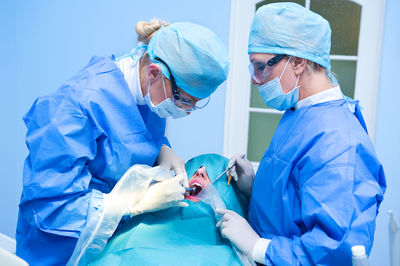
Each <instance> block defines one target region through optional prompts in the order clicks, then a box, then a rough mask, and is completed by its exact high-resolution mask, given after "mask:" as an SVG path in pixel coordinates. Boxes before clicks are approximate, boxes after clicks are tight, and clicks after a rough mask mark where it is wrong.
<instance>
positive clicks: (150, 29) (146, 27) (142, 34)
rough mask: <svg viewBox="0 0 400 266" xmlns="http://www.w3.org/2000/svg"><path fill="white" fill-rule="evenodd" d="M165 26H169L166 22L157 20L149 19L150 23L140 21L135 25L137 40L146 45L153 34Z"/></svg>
mask: <svg viewBox="0 0 400 266" xmlns="http://www.w3.org/2000/svg"><path fill="white" fill-rule="evenodd" d="M167 26H169V23H168V22H166V21H164V20H159V19H151V20H150V22H145V21H140V22H138V23H137V24H136V33H137V35H138V37H137V40H138V41H139V42H142V43H144V44H148V43H149V41H150V39H151V38H152V37H153V35H154V33H156V32H157V31H158V30H159V29H160V28H162V27H167Z"/></svg>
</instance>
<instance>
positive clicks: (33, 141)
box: [16, 20, 229, 265]
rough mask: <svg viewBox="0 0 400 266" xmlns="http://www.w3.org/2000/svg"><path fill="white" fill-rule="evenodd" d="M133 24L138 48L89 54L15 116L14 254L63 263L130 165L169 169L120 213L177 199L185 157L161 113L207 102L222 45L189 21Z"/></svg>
mask: <svg viewBox="0 0 400 266" xmlns="http://www.w3.org/2000/svg"><path fill="white" fill-rule="evenodd" d="M136 31H137V33H138V40H139V42H140V43H141V44H142V45H141V46H139V47H137V48H135V49H133V50H132V52H130V53H129V54H127V55H125V56H122V57H120V58H117V59H115V58H114V57H93V58H92V59H91V61H90V62H89V64H88V65H87V66H86V67H84V68H83V69H82V70H81V71H80V72H78V73H77V74H76V75H75V76H74V77H73V78H71V79H70V80H68V81H67V82H65V83H64V84H63V85H62V86H61V87H60V88H59V89H58V90H57V91H55V92H54V93H52V94H49V95H46V96H42V97H39V98H37V99H36V101H35V102H34V103H33V105H32V107H31V109H30V110H29V112H28V113H27V114H26V115H25V117H24V122H25V124H26V127H27V135H26V144H27V147H28V149H29V155H28V157H27V158H26V161H25V165H24V172H23V192H22V196H21V202H20V205H19V207H20V208H19V216H18V225H17V232H16V239H17V255H19V256H20V257H22V258H23V259H25V260H26V261H27V262H29V264H31V265H63V264H66V262H67V261H68V259H69V258H70V256H71V254H72V252H73V250H74V247H75V245H76V243H77V240H78V238H79V236H80V233H81V232H82V230H83V229H84V228H85V227H89V226H91V225H92V224H93V223H94V222H96V220H97V219H98V218H99V215H100V214H101V213H102V211H103V209H104V205H105V203H106V199H107V198H110V197H108V195H109V194H110V193H111V192H112V191H113V188H114V186H115V185H116V184H117V183H118V181H119V179H120V178H121V176H123V175H124V173H126V172H127V170H128V169H129V168H130V167H131V166H132V165H136V164H141V165H148V166H153V165H162V166H164V167H165V168H167V169H168V170H173V171H174V172H175V173H176V176H175V177H173V176H171V178H170V179H169V180H164V181H160V182H157V183H156V184H154V186H152V188H155V189H153V190H152V192H153V193H154V191H158V194H157V195H151V196H146V195H144V196H143V201H145V202H142V201H141V202H140V203H141V204H140V205H138V206H140V208H139V209H138V207H136V209H135V210H133V209H132V208H129V206H126V208H125V207H124V208H121V210H122V209H123V210H128V209H129V210H131V211H129V213H121V214H120V216H122V215H129V216H133V215H136V214H140V213H146V212H152V211H156V210H160V209H165V208H168V207H171V206H181V207H185V206H187V203H185V202H183V199H184V193H185V189H184V186H187V182H188V181H187V176H186V171H185V165H184V161H183V160H182V159H181V158H179V157H178V156H177V155H175V154H174V153H173V151H172V150H171V149H170V148H169V143H168V140H167V138H166V137H165V125H166V121H165V118H166V117H173V118H179V117H182V116H185V115H188V114H189V113H190V112H192V111H194V110H196V109H199V108H202V107H204V106H205V105H206V104H207V102H208V100H209V96H210V95H211V93H213V92H214V91H215V90H216V89H217V87H218V86H219V85H220V84H221V83H222V82H223V81H224V80H225V79H226V77H227V74H228V67H229V62H228V56H227V50H226V48H225V46H224V44H223V43H222V41H221V40H220V39H219V38H218V37H217V36H216V35H215V33H213V32H212V31H210V30H209V29H207V28H204V27H202V26H200V25H197V24H193V23H189V22H179V23H173V24H171V25H169V24H168V23H166V22H163V21H158V20H154V21H152V22H150V23H146V22H140V23H138V24H137V26H136ZM127 175H128V176H129V173H127ZM146 193H147V192H146ZM149 193H150V192H149ZM149 199H150V200H149ZM146 200H147V201H146ZM135 206H136V205H135Z"/></svg>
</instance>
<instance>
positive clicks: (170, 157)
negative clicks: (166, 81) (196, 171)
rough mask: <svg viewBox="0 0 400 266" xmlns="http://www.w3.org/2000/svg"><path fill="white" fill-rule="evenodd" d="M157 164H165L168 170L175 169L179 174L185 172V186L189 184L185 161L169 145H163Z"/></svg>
mask: <svg viewBox="0 0 400 266" xmlns="http://www.w3.org/2000/svg"><path fill="white" fill-rule="evenodd" d="M156 164H157V165H162V166H164V167H165V168H166V169H167V170H174V172H175V174H177V175H179V174H183V175H184V176H185V179H184V180H183V185H184V186H185V187H188V186H189V182H188V178H187V174H186V170H185V161H184V160H183V159H182V158H181V157H179V156H178V155H176V154H175V153H174V152H173V151H172V150H171V148H170V147H168V146H167V145H162V146H161V149H160V153H159V154H158V157H157V160H156Z"/></svg>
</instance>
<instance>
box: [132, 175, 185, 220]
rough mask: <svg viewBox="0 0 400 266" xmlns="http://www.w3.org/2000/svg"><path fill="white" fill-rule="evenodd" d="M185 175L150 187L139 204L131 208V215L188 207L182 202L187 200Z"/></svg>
mask: <svg viewBox="0 0 400 266" xmlns="http://www.w3.org/2000/svg"><path fill="white" fill-rule="evenodd" d="M184 179H187V178H186V176H185V175H183V174H180V175H177V176H175V177H173V178H170V179H166V180H163V181H160V182H157V183H154V184H152V185H150V186H149V188H148V189H147V191H146V192H145V194H144V196H143V197H142V198H141V199H140V200H139V202H138V203H136V204H134V205H132V206H131V207H130V208H129V211H130V214H131V215H138V214H141V213H145V212H153V211H158V210H162V209H166V208H169V207H176V206H178V207H187V206H188V204H187V203H186V202H183V201H182V200H183V199H184V198H185V195H184V194H185V188H184V187H183V186H182V183H183V181H184ZM186 181H187V180H186Z"/></svg>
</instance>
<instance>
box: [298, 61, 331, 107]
mask: <svg viewBox="0 0 400 266" xmlns="http://www.w3.org/2000/svg"><path fill="white" fill-rule="evenodd" d="M299 83H300V89H299V101H300V100H303V99H305V98H308V97H310V96H312V95H314V94H317V93H320V92H322V91H325V90H328V89H330V88H332V87H333V85H332V84H331V83H330V82H329V80H328V77H327V76H326V74H325V69H323V70H321V71H314V72H312V73H309V72H306V73H304V74H303V76H302V77H301V79H300V82H299Z"/></svg>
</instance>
